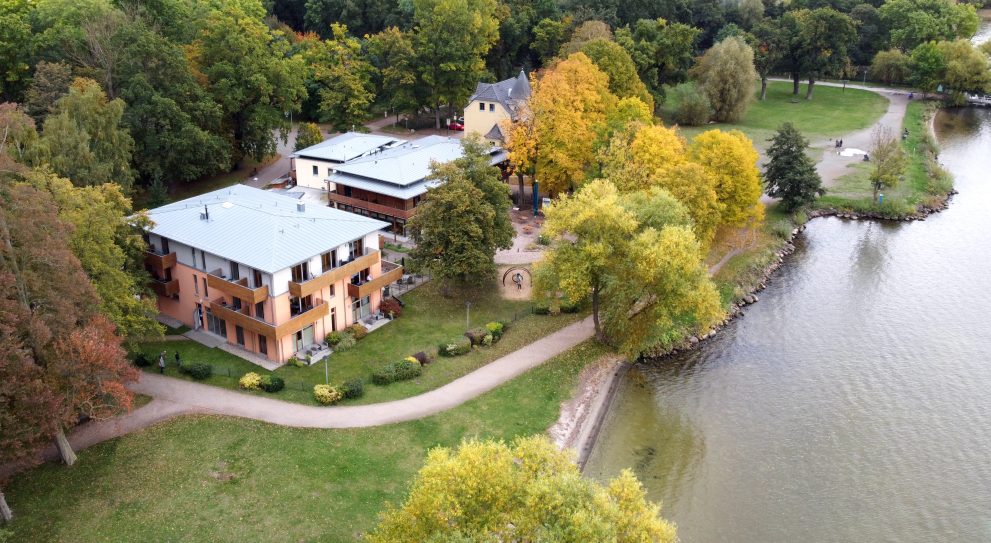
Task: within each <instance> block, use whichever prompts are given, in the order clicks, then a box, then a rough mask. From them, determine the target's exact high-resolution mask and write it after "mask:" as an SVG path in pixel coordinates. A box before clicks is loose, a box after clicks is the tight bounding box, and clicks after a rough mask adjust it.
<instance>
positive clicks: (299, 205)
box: [296, 202, 306, 213]
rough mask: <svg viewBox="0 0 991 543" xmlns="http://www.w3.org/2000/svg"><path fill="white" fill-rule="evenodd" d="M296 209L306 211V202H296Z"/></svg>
mask: <svg viewBox="0 0 991 543" xmlns="http://www.w3.org/2000/svg"><path fill="white" fill-rule="evenodd" d="M296 211H298V212H300V213H302V212H304V211H306V204H305V203H303V202H296Z"/></svg>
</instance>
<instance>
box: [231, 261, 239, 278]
mask: <svg viewBox="0 0 991 543" xmlns="http://www.w3.org/2000/svg"><path fill="white" fill-rule="evenodd" d="M240 278H241V270H240V269H238V267H237V262H234V261H233V260H232V261H231V280H232V281H237V280H238V279H240Z"/></svg>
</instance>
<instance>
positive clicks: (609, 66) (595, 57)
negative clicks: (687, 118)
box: [580, 38, 654, 111]
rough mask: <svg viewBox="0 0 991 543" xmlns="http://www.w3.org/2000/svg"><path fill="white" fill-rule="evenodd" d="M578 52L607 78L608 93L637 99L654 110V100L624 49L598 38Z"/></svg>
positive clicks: (614, 43)
mask: <svg viewBox="0 0 991 543" xmlns="http://www.w3.org/2000/svg"><path fill="white" fill-rule="evenodd" d="M580 51H581V52H582V53H585V56H587V57H588V58H589V59H591V60H592V62H594V63H595V65H596V66H597V67H598V68H599V69H600V70H602V72H603V73H604V74H606V77H608V78H609V90H610V92H612V93H613V94H615V95H616V96H617V97H618V98H639V99H640V101H642V102H643V103H645V104H647V106H648V107H649V108H650V110H651V111H653V110H654V98H653V97H652V96H651V95H650V92H648V91H647V87H646V85H644V84H643V81H640V76H639V75H637V68H636V66H635V65H634V64H633V59H631V58H630V54H629V53H627V52H626V49H623V48H622V47H621V46H620V45H619V44H617V43H616V42H613V41H609V40H605V39H602V38H598V39H594V40H592V41H590V42H587V43H585V44H584V45H582V47H581V49H580Z"/></svg>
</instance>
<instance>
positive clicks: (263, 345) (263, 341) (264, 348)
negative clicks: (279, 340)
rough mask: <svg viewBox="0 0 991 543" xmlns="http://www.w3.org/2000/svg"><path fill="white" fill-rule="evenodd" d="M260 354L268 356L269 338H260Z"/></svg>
mask: <svg viewBox="0 0 991 543" xmlns="http://www.w3.org/2000/svg"><path fill="white" fill-rule="evenodd" d="M258 352H260V353H261V354H268V338H267V337H265V336H258Z"/></svg>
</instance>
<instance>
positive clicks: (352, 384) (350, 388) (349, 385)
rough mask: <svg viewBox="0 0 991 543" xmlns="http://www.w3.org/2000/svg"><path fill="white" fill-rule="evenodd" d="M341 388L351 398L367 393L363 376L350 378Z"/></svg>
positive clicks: (346, 396) (342, 392)
mask: <svg viewBox="0 0 991 543" xmlns="http://www.w3.org/2000/svg"><path fill="white" fill-rule="evenodd" d="M340 390H341V394H343V395H344V397H345V398H347V399H349V400H352V399H354V398H360V397H362V396H364V395H365V382H364V381H362V380H361V377H355V378H354V379H348V380H347V381H344V383H342V384H341V386H340Z"/></svg>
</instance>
